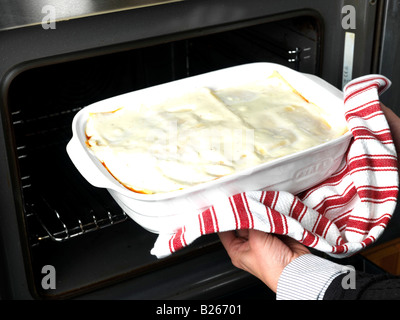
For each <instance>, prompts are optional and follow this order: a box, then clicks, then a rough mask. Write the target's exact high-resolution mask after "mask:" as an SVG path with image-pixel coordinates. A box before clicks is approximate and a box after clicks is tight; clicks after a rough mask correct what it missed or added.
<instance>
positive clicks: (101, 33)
mask: <svg viewBox="0 0 400 320" xmlns="http://www.w3.org/2000/svg"><path fill="white" fill-rule="evenodd" d="M346 4H350V5H353V6H354V7H355V8H356V12H357V26H356V29H355V30H352V32H354V33H355V34H356V39H357V41H356V46H355V56H357V59H356V60H355V61H354V69H353V77H356V76H359V75H363V74H367V73H369V72H370V70H371V63H372V58H373V44H374V28H375V14H376V2H372V1H356V0H354V1H318V0H315V1H312V0H304V1H292V0H287V1H279V2H278V1H262V0H247V1H246V2H244V1H241V0H219V1H207V0H191V1H183V2H177V3H171V4H166V5H163V6H156V7H149V8H141V9H135V10H128V11H122V12H116V13H110V14H104V15H98V16H93V17H88V18H80V19H71V20H68V21H60V22H57V23H56V29H48V30H44V29H43V28H42V27H41V26H40V25H37V26H31V27H24V28H18V29H13V30H2V31H0V43H1V46H0V57H1V58H0V112H1V118H2V119H1V120H2V121H1V122H0V132H2V133H3V134H1V137H0V161H1V164H2V165H1V166H0V190H1V191H2V192H1V196H0V197H1V198H0V206H1V208H2V209H1V210H2V214H1V215H0V237H1V238H0V240H1V247H0V248H1V252H0V259H1V262H2V265H1V268H0V271H4V272H2V273H3V275H4V277H3V279H2V281H3V282H5V286H4V287H3V286H2V287H3V288H6V289H4V292H1V294H2V296H3V297H7V298H29V297H32V292H30V290H31V289H32V288H29V287H28V283H29V277H30V274H29V268H25V267H26V264H25V263H26V262H29V257H28V256H27V255H28V251H27V250H26V245H27V239H26V238H25V235H24V233H23V232H21V230H24V227H25V226H24V220H23V215H22V214H21V213H22V211H23V206H22V201H23V199H22V196H21V192H20V188H21V186H20V184H19V181H18V170H17V169H18V168H17V165H16V163H17V157H18V155H17V154H16V153H15V150H14V140H13V139H14V138H13V136H12V135H11V134H10V133H11V132H12V130H11V127H12V124H11V116H10V114H9V110H8V106H7V98H8V97H7V92H8V87H9V85H10V83H11V82H12V80H13V79H14V78H15V77H16V75H17V74H19V73H20V72H22V71H24V70H26V69H29V68H33V67H39V66H42V65H47V64H51V63H59V62H63V61H69V60H72V59H81V58H85V57H90V56H93V55H100V54H105V53H111V52H115V51H120V50H128V49H132V48H135V47H145V46H148V45H150V44H156V43H161V42H164V41H167V40H166V39H168V41H171V40H174V39H181V38H185V37H189V36H196V35H202V34H206V33H208V32H209V30H211V29H213V30H214V31H222V30H225V29H229V28H230V25H231V24H232V23H237V22H246V21H247V20H250V19H258V18H260V19H261V18H265V17H271V20H274V19H281V18H282V17H283V16H285V15H287V14H289V13H290V12H296V11H303V12H304V13H306V12H307V13H309V14H311V15H316V16H318V17H320V18H321V20H322V22H323V30H324V33H323V42H322V43H323V44H322V57H323V59H322V61H321V74H320V75H321V77H322V78H324V79H325V80H327V81H328V82H330V83H332V84H333V85H335V86H337V87H340V86H341V83H342V72H341V70H342V63H343V39H344V32H345V30H344V29H343V28H342V25H341V21H342V16H343V15H342V13H341V9H342V8H343V6H344V5H346ZM274 17H276V18H274ZM166 37H167V38H166ZM49 81H51V79H49ZM43 86H44V87H45V86H46V83H43ZM21 94H23V92H21ZM38 107H39V106H38ZM1 269H2V270H1Z"/></svg>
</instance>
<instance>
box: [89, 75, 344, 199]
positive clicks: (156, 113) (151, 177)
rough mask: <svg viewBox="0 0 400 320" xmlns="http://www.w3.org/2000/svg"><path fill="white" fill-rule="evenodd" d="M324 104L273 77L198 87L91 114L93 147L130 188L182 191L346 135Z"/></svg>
mask: <svg viewBox="0 0 400 320" xmlns="http://www.w3.org/2000/svg"><path fill="white" fill-rule="evenodd" d="M343 133H344V132H343V129H340V128H339V129H337V130H335V129H334V128H331V127H330V126H329V125H328V123H327V122H326V121H325V120H324V119H323V117H322V115H321V109H320V108H318V107H317V106H315V105H314V104H312V103H309V102H308V101H306V100H305V99H304V98H303V97H302V96H301V95H299V94H298V93H297V92H295V90H293V88H292V87H291V86H290V85H288V84H287V83H286V82H285V81H284V79H282V78H281V77H280V76H279V75H277V74H275V75H273V76H271V77H268V78H266V79H265V80H262V81H257V82H254V83H249V84H246V85H243V86H240V87H231V88H226V89H220V90H216V91H214V90H211V89H209V88H198V89H196V90H193V91H192V92H188V93H185V94H182V95H181V96H177V97H173V98H169V99H166V100H165V101H163V103H159V104H149V105H143V104H142V105H140V106H138V105H133V106H121V108H118V109H116V110H114V111H112V112H99V113H91V114H90V115H89V119H88V122H87V126H86V135H87V137H88V139H87V145H88V147H89V148H90V149H91V150H92V152H93V153H94V154H95V156H96V157H97V158H98V159H99V160H100V161H101V162H102V163H103V164H104V166H105V167H106V168H107V169H108V171H109V172H110V173H111V174H112V175H113V176H114V177H115V178H116V179H117V180H118V181H119V182H120V183H121V184H123V185H124V186H125V187H127V188H128V189H131V190H133V191H136V192H141V193H162V192H170V191H174V190H179V189H183V188H186V187H189V186H193V185H196V184H199V183H203V182H206V181H210V180H213V179H216V178H220V177H222V176H226V175H229V174H232V173H235V172H238V171H241V170H244V169H246V168H251V167H254V166H256V165H259V164H262V163H265V162H268V161H271V160H273V159H276V158H279V157H282V156H285V155H288V154H292V153H295V152H298V151H301V150H305V149H308V148H310V147H312V146H316V145H319V144H321V143H324V142H326V141H329V140H332V139H334V138H336V137H338V136H340V135H342V134H343Z"/></svg>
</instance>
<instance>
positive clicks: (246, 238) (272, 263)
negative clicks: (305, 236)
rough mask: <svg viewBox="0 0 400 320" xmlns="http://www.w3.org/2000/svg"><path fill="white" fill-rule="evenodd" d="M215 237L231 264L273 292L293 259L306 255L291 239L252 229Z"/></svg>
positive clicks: (306, 251) (299, 244)
mask: <svg viewBox="0 0 400 320" xmlns="http://www.w3.org/2000/svg"><path fill="white" fill-rule="evenodd" d="M218 235H219V238H220V240H221V242H222V244H223V246H224V247H225V249H226V251H227V253H228V255H229V257H230V258H231V260H232V264H233V265H234V266H235V267H237V268H239V269H242V270H244V271H247V272H249V273H251V274H252V275H254V276H256V277H257V278H259V279H260V280H261V281H263V282H264V283H265V284H266V285H267V286H268V287H269V288H270V289H271V290H272V291H274V292H276V289H277V286H278V280H279V277H280V275H281V273H282V271H283V269H284V268H285V267H286V266H287V265H288V264H289V263H290V262H292V261H293V260H294V259H296V258H297V257H299V256H301V255H303V254H307V253H310V251H309V250H308V249H307V248H306V247H305V246H303V245H302V244H301V243H299V242H297V241H296V240H294V239H292V238H289V237H281V236H279V237H278V236H276V235H273V234H271V233H266V232H262V231H258V230H253V229H250V230H239V231H236V232H235V231H227V232H220V233H219V234H218Z"/></svg>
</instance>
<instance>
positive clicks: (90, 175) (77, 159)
mask: <svg viewBox="0 0 400 320" xmlns="http://www.w3.org/2000/svg"><path fill="white" fill-rule="evenodd" d="M67 153H68V155H69V157H70V159H71V161H72V163H73V164H74V165H75V167H76V168H77V169H78V171H79V172H80V174H81V175H82V176H83V177H84V178H85V179H86V180H87V181H88V182H89V183H90V184H91V185H93V186H95V187H98V188H112V187H113V184H112V183H111V182H110V181H109V180H108V179H107V177H105V176H104V174H103V172H101V170H100V168H99V167H98V166H97V163H93V161H92V159H90V156H89V154H88V153H87V152H86V150H85V149H84V147H83V146H82V145H81V144H80V142H79V140H78V139H77V138H76V137H72V139H71V140H70V141H69V143H68V144H67Z"/></svg>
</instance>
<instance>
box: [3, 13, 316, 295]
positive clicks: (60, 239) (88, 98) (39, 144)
mask: <svg viewBox="0 0 400 320" xmlns="http://www.w3.org/2000/svg"><path fill="white" fill-rule="evenodd" d="M222 29H223V31H221V30H222ZM222 29H221V28H220V29H219V28H215V29H208V30H202V31H201V32H197V34H182V35H179V36H175V37H174V39H173V40H171V39H166V38H163V39H158V40H157V41H154V43H153V44H151V45H149V44H148V43H147V44H146V45H144V44H143V43H132V44H127V46H126V47H124V48H123V49H122V50H121V48H119V49H118V50H117V49H116V50H115V51H113V52H112V53H108V54H101V52H100V51H99V52H98V53H93V54H92V56H91V57H85V58H80V57H79V55H71V56H68V57H64V58H63V62H57V63H43V62H41V63H40V64H37V65H35V66H33V67H31V68H28V69H26V70H24V71H22V72H21V73H19V74H18V76H16V77H15V78H14V80H13V81H12V83H11V85H10V88H9V96H8V105H9V114H10V117H11V120H12V124H13V139H14V141H15V154H16V157H17V160H18V161H17V165H18V172H19V177H18V178H19V181H18V182H19V186H20V193H21V202H22V203H21V207H22V208H23V211H24V212H23V213H21V215H22V217H23V219H22V220H23V227H24V230H23V234H24V239H25V240H26V243H27V262H26V264H27V273H28V274H29V278H30V279H31V282H32V283H31V288H30V289H31V291H32V294H33V296H35V297H37V298H43V299H44V298H69V297H77V296H79V295H82V294H84V293H87V292H91V291H94V290H96V289H102V288H106V287H107V286H108V285H111V284H114V283H118V282H122V281H123V280H126V279H134V278H138V277H142V276H144V275H146V274H150V273H151V272H152V271H154V270H162V269H163V268H167V266H173V265H179V264H182V263H184V262H186V261H188V260H190V259H192V258H195V257H196V256H201V255H207V254H211V255H212V252H213V250H215V248H217V247H218V248H220V244H219V241H218V238H217V236H216V235H210V236H207V237H204V238H202V239H200V240H198V241H196V242H195V243H194V244H193V245H191V246H190V248H186V249H184V250H182V252H178V253H177V254H175V255H173V256H171V257H169V258H166V259H162V260H157V259H156V258H155V257H153V256H151V255H150V249H151V248H152V245H153V243H154V241H155V240H156V235H154V234H151V233H149V232H147V231H145V230H144V229H142V228H141V227H140V226H138V225H137V224H136V223H135V222H133V221H132V220H130V218H127V216H126V215H125V214H124V212H122V210H121V209H120V208H119V207H118V205H117V204H116V203H115V202H114V200H113V199H112V198H111V197H110V195H109V194H108V192H107V191H106V190H103V189H98V188H94V187H92V186H91V185H89V184H88V183H87V182H86V180H84V179H83V178H82V176H80V174H79V173H78V171H77V170H76V169H75V168H74V166H73V165H72V163H71V162H70V160H69V158H68V156H67V153H66V144H67V143H68V141H69V140H70V138H71V135H72V133H71V123H72V119H73V117H74V115H75V114H76V112H78V111H79V110H80V109H81V108H83V107H85V106H86V105H88V104H90V103H93V102H96V101H99V100H102V99H105V98H108V97H112V96H115V95H118V94H122V93H126V92H130V91H133V90H137V89H141V88H145V87H149V86H153V85H157V84H161V83H165V82H169V81H173V80H177V79H181V78H184V77H188V76H193V75H197V74H201V73H204V72H208V71H212V70H216V69H220V68H225V67H230V66H235V65H239V64H244V63H251V62H274V63H279V64H283V65H286V66H289V67H291V68H293V69H296V70H299V71H302V72H307V73H312V74H319V71H320V70H319V66H320V59H321V56H322V54H321V52H320V48H321V40H322V31H323V30H322V24H321V22H320V21H319V20H318V19H317V18H315V17H313V16H304V15H302V16H293V17H290V18H285V19H273V20H271V19H269V20H268V19H265V21H260V20H257V21H248V22H246V23H244V24H243V23H241V24H240V25H231V26H223V28H222ZM210 259H211V258H210ZM225 259H226V258H225ZM210 263H212V262H210ZM45 265H52V266H54V267H55V269H56V271H57V274H56V275H57V278H56V279H57V286H56V289H54V290H50V291H49V290H45V289H43V288H42V286H41V280H42V278H43V273H42V271H41V268H42V267H43V266H45ZM137 296H138V297H142V296H141V295H140V293H138V295H137ZM143 297H146V298H147V297H148V296H145V295H144V296H143Z"/></svg>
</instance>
